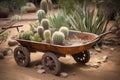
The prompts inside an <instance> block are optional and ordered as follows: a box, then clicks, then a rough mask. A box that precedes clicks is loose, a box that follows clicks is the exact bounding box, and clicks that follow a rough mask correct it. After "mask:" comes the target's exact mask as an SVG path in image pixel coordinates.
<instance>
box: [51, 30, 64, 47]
mask: <svg viewBox="0 0 120 80" xmlns="http://www.w3.org/2000/svg"><path fill="white" fill-rule="evenodd" d="M52 42H53V43H54V44H57V45H63V44H64V42H65V35H64V34H63V33H62V32H60V31H56V32H54V33H53V35H52Z"/></svg>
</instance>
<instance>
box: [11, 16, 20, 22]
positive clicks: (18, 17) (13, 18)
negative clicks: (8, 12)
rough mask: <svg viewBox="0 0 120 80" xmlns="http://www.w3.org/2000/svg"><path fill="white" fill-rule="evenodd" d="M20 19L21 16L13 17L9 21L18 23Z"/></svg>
mask: <svg viewBox="0 0 120 80" xmlns="http://www.w3.org/2000/svg"><path fill="white" fill-rule="evenodd" d="M20 19H21V16H20V15H13V16H12V17H11V21H19V20H20Z"/></svg>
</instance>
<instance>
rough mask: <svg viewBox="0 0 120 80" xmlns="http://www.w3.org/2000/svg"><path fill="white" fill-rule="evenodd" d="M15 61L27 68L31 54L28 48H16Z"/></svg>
mask: <svg viewBox="0 0 120 80" xmlns="http://www.w3.org/2000/svg"><path fill="white" fill-rule="evenodd" d="M14 59H15V61H16V63H17V64H18V65H20V66H24V67H27V66H28V65H29V63H30V54H29V51H28V50H27V48H25V47H22V46H18V47H17V48H15V50H14Z"/></svg>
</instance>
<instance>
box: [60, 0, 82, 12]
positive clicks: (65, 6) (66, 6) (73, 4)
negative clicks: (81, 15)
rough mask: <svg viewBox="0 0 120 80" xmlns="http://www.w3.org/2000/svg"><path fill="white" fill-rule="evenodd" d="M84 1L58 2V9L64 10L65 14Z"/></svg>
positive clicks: (65, 0) (64, 0)
mask: <svg viewBox="0 0 120 80" xmlns="http://www.w3.org/2000/svg"><path fill="white" fill-rule="evenodd" d="M83 1H84V0H58V4H59V5H60V7H62V8H63V9H65V10H66V12H67V14H69V13H71V11H72V10H75V9H76V6H78V5H83Z"/></svg>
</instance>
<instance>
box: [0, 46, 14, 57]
mask: <svg viewBox="0 0 120 80" xmlns="http://www.w3.org/2000/svg"><path fill="white" fill-rule="evenodd" d="M0 53H3V55H4V56H6V55H11V54H12V53H13V51H12V49H11V48H9V47H5V48H0Z"/></svg>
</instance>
